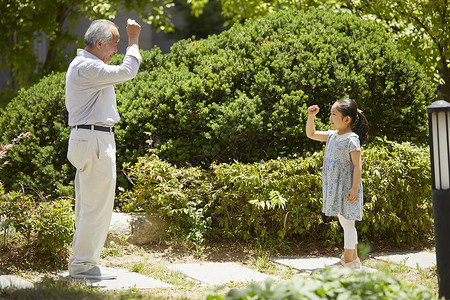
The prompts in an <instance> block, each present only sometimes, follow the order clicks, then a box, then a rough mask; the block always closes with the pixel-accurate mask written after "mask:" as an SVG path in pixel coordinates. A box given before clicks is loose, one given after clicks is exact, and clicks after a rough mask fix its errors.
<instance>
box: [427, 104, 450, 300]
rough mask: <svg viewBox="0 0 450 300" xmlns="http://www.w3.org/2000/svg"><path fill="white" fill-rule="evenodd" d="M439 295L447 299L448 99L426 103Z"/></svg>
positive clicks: (449, 225)
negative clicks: (427, 104) (428, 104)
mask: <svg viewBox="0 0 450 300" xmlns="http://www.w3.org/2000/svg"><path fill="white" fill-rule="evenodd" d="M427 111H428V126H429V129H430V133H429V138H430V156H431V180H432V182H431V186H432V190H431V196H432V199H433V216H434V237H435V242H436V263H437V277H438V285H439V297H440V298H442V297H445V299H450V103H448V102H447V101H443V100H439V101H434V102H433V103H432V104H431V105H430V106H428V107H427Z"/></svg>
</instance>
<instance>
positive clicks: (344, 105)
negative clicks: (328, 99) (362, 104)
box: [336, 98, 369, 145]
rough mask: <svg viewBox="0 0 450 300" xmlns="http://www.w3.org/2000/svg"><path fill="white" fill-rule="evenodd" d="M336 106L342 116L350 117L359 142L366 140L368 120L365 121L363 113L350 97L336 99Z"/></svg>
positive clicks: (362, 142)
mask: <svg viewBox="0 0 450 300" xmlns="http://www.w3.org/2000/svg"><path fill="white" fill-rule="evenodd" d="M336 103H337V104H338V106H337V107H336V108H337V110H338V111H339V112H340V113H341V114H342V115H343V116H344V117H347V116H348V117H350V119H351V120H352V121H351V127H352V130H353V132H354V133H356V134H357V135H358V136H359V142H360V143H361V145H362V144H364V142H365V141H366V140H367V135H368V133H369V122H367V119H366V117H365V116H364V115H363V113H362V111H360V110H359V109H358V105H356V102H355V101H353V100H352V99H348V98H343V99H340V100H338V101H336Z"/></svg>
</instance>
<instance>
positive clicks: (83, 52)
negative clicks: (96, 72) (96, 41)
mask: <svg viewBox="0 0 450 300" xmlns="http://www.w3.org/2000/svg"><path fill="white" fill-rule="evenodd" d="M77 56H82V57H86V58H92V59H98V60H100V58H98V57H97V56H95V55H94V54H92V53H90V52H88V51H86V50H84V49H77Z"/></svg>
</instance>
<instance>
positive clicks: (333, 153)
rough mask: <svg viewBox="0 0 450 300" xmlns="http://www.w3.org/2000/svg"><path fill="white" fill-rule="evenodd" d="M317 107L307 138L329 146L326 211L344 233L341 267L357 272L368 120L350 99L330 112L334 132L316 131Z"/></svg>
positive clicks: (325, 167) (310, 118)
mask: <svg viewBox="0 0 450 300" xmlns="http://www.w3.org/2000/svg"><path fill="white" fill-rule="evenodd" d="M318 112H319V107H318V106H317V105H313V106H310V107H309V108H308V120H307V122H306V136H307V137H309V138H310V139H313V140H316V141H322V142H326V146H325V154H324V158H323V169H322V181H323V182H322V186H323V208H322V212H323V213H325V215H326V216H338V218H339V223H340V224H341V226H342V228H343V229H344V258H343V261H342V260H341V261H340V262H339V263H338V265H342V266H344V267H349V268H352V269H358V268H360V267H361V263H360V260H359V258H358V253H357V243H358V236H357V232H356V228H355V220H356V221H361V219H362V208H363V188H362V183H361V172H362V166H361V148H360V145H361V144H363V143H364V142H365V141H366V139H367V132H368V130H369V126H368V123H367V119H366V118H365V117H364V115H363V114H362V112H361V111H360V110H359V109H358V107H357V105H356V103H355V102H354V101H353V100H351V99H341V100H338V101H337V102H336V103H334V104H333V106H332V107H331V112H330V123H331V129H333V130H329V131H316V128H315V126H314V119H315V116H316V115H317V113H318Z"/></svg>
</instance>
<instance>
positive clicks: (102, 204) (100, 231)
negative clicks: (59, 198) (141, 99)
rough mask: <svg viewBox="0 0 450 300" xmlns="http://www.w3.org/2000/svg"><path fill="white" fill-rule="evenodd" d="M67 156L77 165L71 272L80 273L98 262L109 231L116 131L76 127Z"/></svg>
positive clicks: (114, 185) (114, 183) (114, 168)
mask: <svg viewBox="0 0 450 300" xmlns="http://www.w3.org/2000/svg"><path fill="white" fill-rule="evenodd" d="M67 158H68V159H69V161H70V162H71V163H72V165H73V166H74V167H75V168H76V175H75V235H74V237H73V243H72V249H73V256H72V257H71V258H70V261H69V273H70V274H77V273H81V272H85V271H87V270H89V269H90V268H92V267H93V266H95V265H97V264H98V261H99V259H100V254H101V252H102V249H103V245H104V243H105V239H106V235H107V234H108V229H109V225H110V222H111V215H112V210H113V206H114V192H115V188H116V144H115V140H114V133H110V132H103V131H94V130H89V129H72V132H71V133H70V139H69V149H68V152H67Z"/></svg>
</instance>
